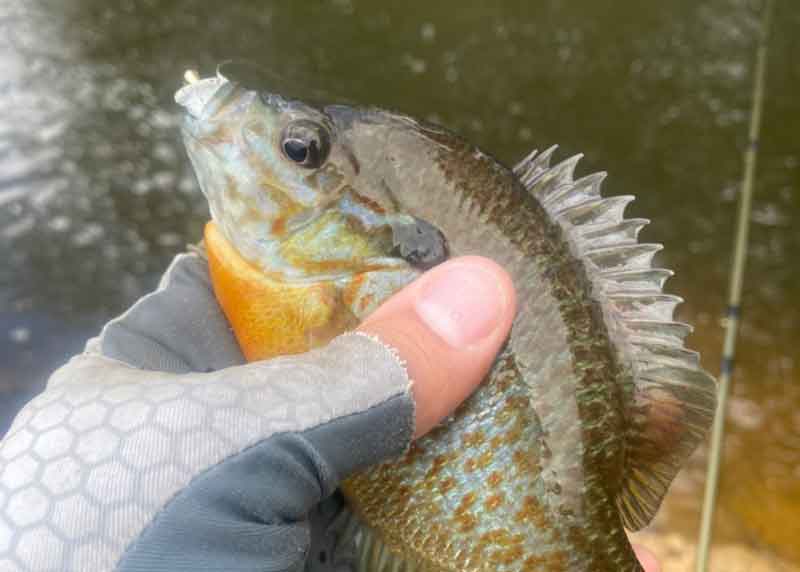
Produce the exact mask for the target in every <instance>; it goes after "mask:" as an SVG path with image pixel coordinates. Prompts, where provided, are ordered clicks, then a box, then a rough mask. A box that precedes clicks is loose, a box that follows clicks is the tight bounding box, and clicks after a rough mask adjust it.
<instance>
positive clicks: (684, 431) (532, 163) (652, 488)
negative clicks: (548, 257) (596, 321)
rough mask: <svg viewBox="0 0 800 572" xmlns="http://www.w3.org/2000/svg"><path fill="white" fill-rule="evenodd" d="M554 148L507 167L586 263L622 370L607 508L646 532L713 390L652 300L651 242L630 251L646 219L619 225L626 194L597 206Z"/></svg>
mask: <svg viewBox="0 0 800 572" xmlns="http://www.w3.org/2000/svg"><path fill="white" fill-rule="evenodd" d="M555 150H556V147H555V146H553V147H550V148H549V149H547V150H546V151H544V152H543V153H537V152H536V151H534V152H533V153H531V154H530V155H528V156H527V157H525V159H523V160H522V161H520V163H519V164H518V165H517V166H516V167H514V173H515V174H516V175H517V176H518V177H519V179H520V181H521V182H522V184H523V185H525V187H526V188H527V189H528V190H529V191H530V192H531V193H532V194H533V195H534V196H535V197H536V198H537V200H539V202H540V203H541V204H542V206H543V207H544V208H545V209H546V210H547V212H548V213H549V214H550V216H552V217H553V219H555V220H556V221H557V222H558V223H559V224H560V225H561V227H562V229H563V231H564V233H565V235H566V236H567V239H568V241H569V243H570V245H571V247H572V248H573V250H574V253H575V255H576V256H578V257H579V258H581V259H583V260H584V261H585V262H586V266H587V270H588V273H589V276H590V278H591V279H592V282H593V285H594V292H595V293H596V294H595V295H596V296H597V298H598V300H599V301H600V303H601V305H602V307H603V309H604V316H605V319H606V322H607V323H608V330H609V334H610V335H611V337H612V340H613V341H614V343H615V346H616V347H617V350H618V354H619V357H620V359H621V360H622V361H623V363H624V364H627V366H628V368H629V371H631V372H632V378H633V379H632V383H633V395H632V397H631V399H630V402H629V403H628V404H626V418H627V419H628V425H629V427H628V434H627V435H626V448H625V449H626V451H625V452H626V460H625V470H624V475H623V482H622V484H621V486H620V489H619V491H618V492H617V498H616V503H617V508H618V509H619V511H620V515H621V517H622V521H623V524H624V525H625V526H626V527H627V528H628V529H630V530H638V529H639V528H641V527H643V526H644V525H646V524H647V523H648V522H649V521H650V520H651V519H652V517H653V515H654V514H655V512H656V510H658V506H659V505H660V504H661V499H662V498H663V496H664V494H665V493H666V491H667V488H668V487H669V484H670V483H671V482H672V479H673V478H674V477H675V474H676V473H677V472H678V470H679V469H680V467H681V466H682V465H683V463H684V462H685V461H686V459H687V458H688V456H689V455H690V454H691V453H692V451H694V449H695V447H696V446H697V444H698V443H699V441H700V440H701V439H702V438H703V437H704V435H705V433H706V431H707V429H708V427H709V425H710V424H711V420H712V417H713V414H714V409H715V396H716V391H715V390H716V384H715V381H714V379H713V378H712V377H711V376H710V375H708V374H707V373H706V372H705V371H703V370H702V369H700V365H699V356H698V355H697V353H696V352H693V351H691V350H688V349H686V348H684V346H683V341H684V339H685V337H686V336H687V335H688V334H689V333H690V332H691V327H690V326H689V325H687V324H683V323H680V322H675V321H673V314H674V312H675V307H676V306H677V305H678V304H679V303H681V302H682V300H681V298H679V297H678V296H673V295H670V294H664V293H662V288H663V286H664V283H665V282H666V280H667V279H668V278H669V277H670V276H672V272H671V271H670V270H666V269H661V268H652V267H651V265H652V261H653V256H654V255H655V254H656V252H658V251H659V250H661V245H658V244H640V243H639V242H638V234H639V231H640V230H641V229H642V228H644V226H646V225H647V224H648V222H649V221H648V220H647V219H626V218H625V217H624V211H625V208H626V206H627V205H628V203H630V202H631V201H632V200H633V197H632V196H618V197H609V198H603V197H602V196H601V194H600V187H601V184H602V182H603V179H605V173H594V174H591V175H587V176H585V177H582V178H580V179H578V180H577V181H575V180H573V173H574V172H575V167H576V165H577V163H578V161H579V160H580V158H581V156H580V155H578V156H575V157H571V158H568V159H566V160H564V161H562V162H561V163H559V164H557V165H555V166H554V167H550V159H551V157H552V155H553V153H554V152H555Z"/></svg>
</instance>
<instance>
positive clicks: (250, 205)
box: [176, 76, 448, 281]
mask: <svg viewBox="0 0 800 572" xmlns="http://www.w3.org/2000/svg"><path fill="white" fill-rule="evenodd" d="M176 100H177V101H178V103H180V104H181V105H183V106H184V107H185V108H186V111H187V113H186V116H185V119H184V122H183V125H182V133H183V137H184V141H185V144H186V147H187V150H188V153H189V157H190V159H191V161H192V164H193V166H194V169H195V172H196V174H197V178H198V181H199V184H200V187H201V189H202V191H203V193H204V194H205V196H206V198H207V200H208V203H209V207H210V211H211V216H212V220H213V222H214V224H215V225H216V226H217V227H218V230H219V232H220V233H221V234H222V235H223V236H224V238H225V239H226V240H227V241H228V242H230V244H231V245H232V246H233V247H234V249H235V250H236V251H237V252H238V253H239V254H240V255H241V256H242V257H244V258H245V259H246V260H248V261H249V262H250V263H252V264H254V265H256V266H257V267H259V268H260V269H261V270H262V271H264V272H266V273H268V274H270V275H271V276H274V277H279V278H280V279H283V280H289V281H292V280H304V281H308V280H330V279H337V278H341V277H344V276H347V275H352V274H354V273H362V272H370V271H377V270H381V271H383V270H395V271H405V272H411V273H419V272H420V271H422V270H425V269H427V268H430V267H432V266H434V265H436V264H438V263H440V262H443V261H444V260H446V259H447V257H448V248H447V241H446V239H445V237H444V234H443V233H441V232H440V231H439V230H438V229H436V228H435V227H434V226H433V225H432V224H430V223H428V222H427V221H425V220H423V219H420V218H417V217H414V216H413V215H411V214H409V213H408V212H404V210H403V209H402V208H401V207H400V205H399V204H398V203H397V201H396V200H395V199H394V197H393V196H392V195H391V193H388V192H387V190H386V189H385V188H384V187H383V186H382V185H381V184H380V183H379V182H377V183H376V182H374V181H370V183H369V184H364V177H362V176H361V174H362V169H363V168H364V165H363V164H362V159H361V158H359V157H358V156H357V153H356V151H355V147H354V145H353V144H352V139H351V133H350V129H349V128H350V127H351V126H352V124H353V121H354V118H356V117H358V116H359V115H360V114H361V113H362V112H361V111H359V110H357V109H354V108H349V107H346V106H329V107H326V108H318V107H314V106H312V105H308V104H306V103H303V102H300V101H295V100H291V99H287V98H284V97H283V96H280V95H277V94H272V93H267V92H263V91H256V90H252V89H248V88H246V87H244V86H243V85H240V84H238V83H236V82H234V81H229V80H227V79H225V78H224V77H221V76H218V77H215V78H208V79H201V80H198V81H195V82H193V83H191V84H189V85H187V86H185V87H184V88H182V89H181V90H180V91H179V92H178V93H177V94H176Z"/></svg>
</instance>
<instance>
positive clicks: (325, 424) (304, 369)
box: [0, 255, 414, 572]
mask: <svg viewBox="0 0 800 572" xmlns="http://www.w3.org/2000/svg"><path fill="white" fill-rule="evenodd" d="M409 387H410V383H409V379H408V375H407V374H406V371H405V369H404V367H403V366H402V365H401V364H400V363H399V361H398V359H397V358H396V357H395V356H394V355H393V352H392V351H390V350H388V349H387V348H386V347H384V346H383V345H382V344H381V343H379V342H377V341H375V340H374V339H372V338H370V337H367V336H366V335H362V334H358V333H353V334H346V335H343V336H340V337H339V338H337V339H335V340H334V341H333V342H331V343H330V344H329V345H328V346H327V347H325V348H323V349H319V350H315V351H312V352H310V353H308V354H305V355H302V356H292V357H284V358H278V359H274V360H271V361H266V362H257V363H251V364H245V363H244V359H243V357H242V355H241V353H240V351H239V349H238V347H237V345H236V341H235V339H234V338H233V336H232V334H231V332H230V330H229V328H228V324H227V322H226V321H225V318H224V316H223V315H222V314H221V312H220V310H219V307H218V305H217V303H216V301H215V299H214V297H213V292H212V290H211V286H210V282H209V279H208V274H207V269H206V265H205V263H204V261H203V260H202V259H200V258H199V257H198V256H196V255H181V256H179V257H178V258H177V259H176V260H175V262H174V263H173V264H172V266H171V267H170V269H169V270H168V271H167V273H166V275H165V277H164V279H163V280H162V283H161V285H160V286H159V288H158V290H157V291H155V292H154V293H152V294H150V295H148V296H146V297H144V298H143V299H141V300H140V301H139V302H138V303H136V304H135V305H134V306H133V307H132V308H131V309H130V310H129V311H128V312H126V313H125V314H124V315H123V316H121V317H120V318H118V319H116V320H114V321H112V322H111V323H109V324H108V325H107V326H106V327H105V328H104V329H103V331H102V333H101V335H100V336H99V337H97V338H95V339H93V340H90V342H89V343H88V344H87V348H86V351H85V353H84V354H82V355H79V356H77V357H75V358H73V359H72V360H71V361H70V362H69V363H68V364H67V365H65V366H64V367H62V368H61V369H60V370H58V371H57V372H56V373H54V374H53V376H52V377H51V378H50V380H49V383H48V385H47V388H46V390H45V391H44V392H43V393H42V394H40V395H39V396H38V397H36V398H35V399H33V400H32V401H31V402H30V403H29V404H27V405H26V406H25V407H24V408H23V409H22V411H21V412H20V413H19V415H18V416H17V418H16V419H15V420H14V423H13V425H12V426H11V429H10V431H9V432H8V434H7V435H6V437H5V439H4V441H3V442H2V444H0V571H2V572H6V571H11V570H14V571H17V570H20V571H21V570H26V571H37V572H38V571H45V570H47V571H66V570H75V571H106V570H108V571H110V570H114V571H120V572H122V571H124V572H132V571H149V572H158V571H170V572H172V571H176V570H192V571H194V570H219V571H223V570H224V571H228V572H231V571H248V572H249V571H283V570H302V569H303V568H304V567H307V568H309V569H327V570H349V569H350V562H351V560H352V559H351V558H350V557H349V556H348V554H347V550H346V549H342V548H341V547H339V548H340V549H339V550H337V549H336V541H337V534H338V532H340V531H339V530H338V529H337V526H338V527H339V528H340V524H341V520H342V518H343V516H342V514H341V500H340V499H339V498H338V497H337V496H336V495H334V496H333V497H331V495H332V494H333V493H334V491H335V490H336V487H337V486H338V484H339V482H340V481H341V480H342V479H343V478H344V477H346V476H347V475H349V474H351V473H352V472H354V471H356V470H358V469H360V468H364V467H366V466H368V465H371V464H374V463H378V462H380V461H382V460H385V459H387V458H389V457H391V456H393V455H397V454H399V453H401V452H402V451H403V450H404V449H405V448H406V447H407V446H408V444H409V442H410V440H411V438H412V435H413V433H414V402H413V400H412V397H411V394H410V390H409ZM324 499H328V500H327V501H326V502H325V503H323V504H321V505H320V504H319V503H320V502H321V501H323V500H324ZM312 537H313V538H312Z"/></svg>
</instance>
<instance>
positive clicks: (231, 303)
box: [204, 222, 356, 361]
mask: <svg viewBox="0 0 800 572" xmlns="http://www.w3.org/2000/svg"><path fill="white" fill-rule="evenodd" d="M204 238H205V245H206V251H207V252H208V266H209V272H210V274H211V283H212V284H213V287H214V294H215V295H216V298H217V301H218V302H219V304H220V306H221V307H222V310H223V312H224V313H225V316H226V317H227V318H228V322H229V323H230V325H231V327H232V328H233V332H234V334H235V335H236V339H237V341H238V342H239V346H240V347H241V349H242V353H243V354H244V356H245V358H247V360H248V361H254V360H260V359H267V358H270V357H274V356H277V355H283V354H296V353H302V352H305V351H308V350H309V349H311V348H314V347H317V346H320V345H323V344H325V343H327V342H328V341H330V339H331V338H333V337H335V336H336V335H338V334H339V333H341V332H343V331H345V330H348V329H351V328H353V327H355V325H356V319H355V316H353V314H352V312H351V311H350V310H349V307H348V306H347V304H344V303H342V300H341V293H340V290H339V287H337V285H336V284H334V283H333V282H318V283H314V284H309V285H302V284H301V285H298V284H289V283H286V282H282V281H280V280H277V279H274V278H270V277H269V276H267V275H266V274H265V273H264V272H263V271H262V270H261V269H259V268H257V267H256V266H254V265H253V264H252V263H250V262H248V261H247V260H245V259H244V258H242V257H241V256H240V255H239V253H238V252H236V250H234V248H233V247H232V246H231V245H230V243H229V242H228V241H227V240H226V239H225V237H224V236H223V235H222V233H221V232H220V231H219V229H218V228H217V226H216V225H215V224H214V223H213V222H209V223H208V224H207V225H206V227H205V233H204Z"/></svg>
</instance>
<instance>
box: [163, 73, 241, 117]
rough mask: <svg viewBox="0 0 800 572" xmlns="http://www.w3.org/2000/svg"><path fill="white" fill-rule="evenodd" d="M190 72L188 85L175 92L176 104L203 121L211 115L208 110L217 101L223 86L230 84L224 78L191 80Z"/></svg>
mask: <svg viewBox="0 0 800 572" xmlns="http://www.w3.org/2000/svg"><path fill="white" fill-rule="evenodd" d="M189 74H190V72H187V81H189V83H187V84H186V85H184V86H183V87H181V88H180V89H179V90H178V91H176V92H175V103H177V104H178V105H180V106H181V107H183V108H184V109H186V111H187V112H188V113H189V115H191V116H192V117H193V118H195V119H202V118H204V117H207V116H208V115H209V114H208V112H207V110H206V108H207V107H208V105H209V103H211V101H213V100H214V99H215V96H216V95H217V94H218V93H219V91H220V89H222V87H223V86H225V85H227V84H228V80H226V79H225V78H224V77H222V76H219V75H218V76H216V77H210V78H204V79H191V76H189Z"/></svg>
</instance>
